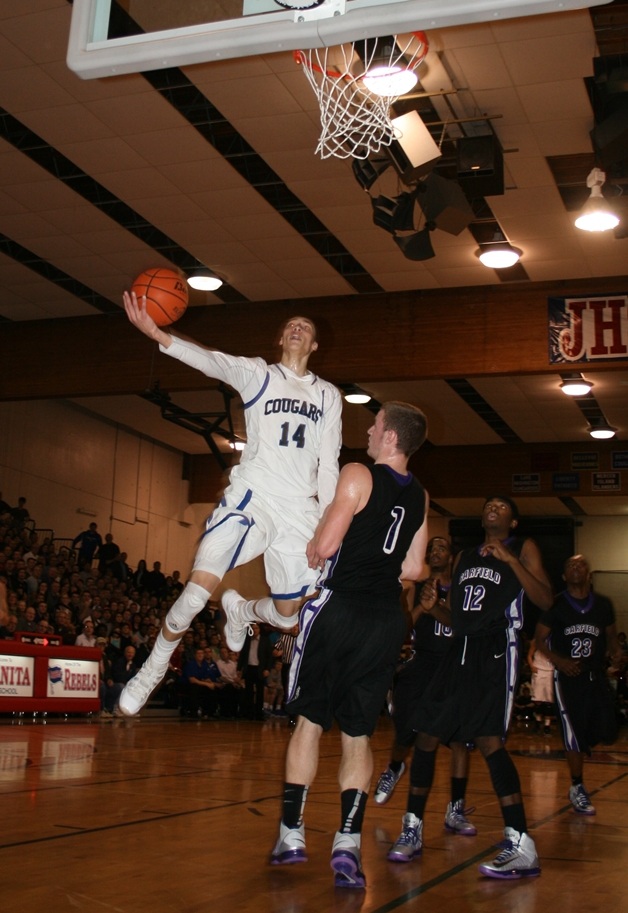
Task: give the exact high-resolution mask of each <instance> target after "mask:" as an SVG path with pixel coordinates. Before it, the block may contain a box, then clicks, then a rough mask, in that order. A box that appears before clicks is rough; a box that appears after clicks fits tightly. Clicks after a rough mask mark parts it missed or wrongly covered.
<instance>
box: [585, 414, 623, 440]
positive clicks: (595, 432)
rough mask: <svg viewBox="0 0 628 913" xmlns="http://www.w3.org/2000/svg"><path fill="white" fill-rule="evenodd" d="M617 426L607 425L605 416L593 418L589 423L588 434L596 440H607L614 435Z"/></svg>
mask: <svg viewBox="0 0 628 913" xmlns="http://www.w3.org/2000/svg"><path fill="white" fill-rule="evenodd" d="M616 433H617V428H613V426H612V425H609V424H608V422H607V421H606V419H605V418H599V419H595V420H593V421H592V422H590V424H589V434H590V435H591V437H593V438H595V439H596V440H597V441H608V440H610V438H612V437H615V435H616Z"/></svg>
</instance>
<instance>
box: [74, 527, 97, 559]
mask: <svg viewBox="0 0 628 913" xmlns="http://www.w3.org/2000/svg"><path fill="white" fill-rule="evenodd" d="M77 545H78V556H77V557H78V565H79V567H80V568H84V567H91V565H92V561H93V558H94V555H95V554H96V552H97V551H98V549H99V548H100V547H101V545H102V536H101V535H100V533H99V532H98V524H97V523H90V524H89V528H88V529H85V530H83V532H82V533H79V534H78V536H75V537H74V539H73V540H72V547H73V548H76V547H77Z"/></svg>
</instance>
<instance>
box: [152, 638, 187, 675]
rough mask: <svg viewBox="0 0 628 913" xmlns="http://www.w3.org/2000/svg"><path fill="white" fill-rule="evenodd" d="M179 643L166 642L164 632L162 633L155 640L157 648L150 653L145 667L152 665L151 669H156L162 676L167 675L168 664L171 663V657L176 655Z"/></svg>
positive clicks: (175, 641) (176, 641)
mask: <svg viewBox="0 0 628 913" xmlns="http://www.w3.org/2000/svg"><path fill="white" fill-rule="evenodd" d="M178 643H179V641H178V640H174V641H172V640H166V638H165V637H164V634H163V631H160V632H159V634H158V635H157V639H156V640H155V646H154V647H153V649H152V650H151V651H150V653H149V655H148V659H147V660H146V663H145V665H150V667H151V669H154V670H155V672H161V673H162V675H165V674H166V669H167V668H168V663H169V662H170V657H171V656H172V654H173V653H174V651H175V647H176V646H177V644H178Z"/></svg>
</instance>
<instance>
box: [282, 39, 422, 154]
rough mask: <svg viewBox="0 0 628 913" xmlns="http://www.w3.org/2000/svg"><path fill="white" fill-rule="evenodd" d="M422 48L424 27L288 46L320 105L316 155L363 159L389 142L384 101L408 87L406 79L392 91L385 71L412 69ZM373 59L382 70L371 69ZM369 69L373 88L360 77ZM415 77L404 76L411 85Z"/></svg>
mask: <svg viewBox="0 0 628 913" xmlns="http://www.w3.org/2000/svg"><path fill="white" fill-rule="evenodd" d="M427 51H428V42H427V37H426V36H425V33H424V32H412V33H411V34H410V35H404V36H397V35H395V36H394V38H393V37H391V38H373V39H366V40H361V41H354V42H350V43H347V44H343V45H340V46H338V47H331V48H312V49H311V50H308V51H295V52H294V57H295V60H296V61H297V63H299V64H300V65H301V66H302V67H303V72H304V73H305V75H306V77H307V79H308V82H309V83H310V85H311V87H312V89H313V91H314V94H315V95H316V98H317V99H318V103H319V105H320V110H321V134H320V137H319V140H318V145H317V147H316V152H317V153H319V154H320V156H321V158H324V159H325V158H330V157H331V156H335V157H336V158H350V157H353V158H361V159H365V158H368V156H369V155H371V154H372V153H375V152H378V151H379V150H380V149H381V148H382V146H390V144H391V143H392V141H393V139H395V138H396V131H395V127H394V126H393V124H392V121H391V118H390V107H391V105H392V104H393V102H395V101H396V100H397V99H398V98H399V97H400V96H401V95H403V94H404V93H405V92H407V91H408V88H407V85H406V87H405V88H401V89H400V90H398V91H395V87H394V85H393V82H392V80H391V79H390V76H391V75H392V74H396V75H399V74H400V73H401V74H404V73H405V74H408V73H410V74H412V73H413V72H414V70H416V68H417V67H418V66H419V64H420V63H421V61H422V60H423V59H424V58H425V56H426V54H427ZM383 55H384V56H383ZM375 64H377V66H378V68H383V75H382V76H377V75H375V71H374V69H373V68H374V65H375ZM369 71H372V72H373V74H374V75H373V76H372V77H371V83H372V84H375V86H374V87H375V89H376V91H373V89H372V88H367V86H366V85H365V83H364V77H369ZM380 72H381V70H380ZM415 82H416V78H415V79H414V80H412V79H411V80H410V83H411V85H412V86H413V85H414V84H415ZM377 83H379V84H380V87H378V86H377ZM393 93H394V94H393Z"/></svg>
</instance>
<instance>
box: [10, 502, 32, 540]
mask: <svg viewBox="0 0 628 913" xmlns="http://www.w3.org/2000/svg"><path fill="white" fill-rule="evenodd" d="M30 516H31V515H30V514H29V512H28V509H27V507H26V498H18V499H17V507H12V508H11V518H12V521H13V527H14V529H16V530H17V531H18V532H19V531H21V530H23V529H24V524H25V523H26V521H27V520H30Z"/></svg>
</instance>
